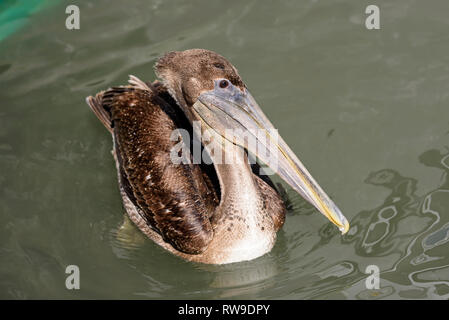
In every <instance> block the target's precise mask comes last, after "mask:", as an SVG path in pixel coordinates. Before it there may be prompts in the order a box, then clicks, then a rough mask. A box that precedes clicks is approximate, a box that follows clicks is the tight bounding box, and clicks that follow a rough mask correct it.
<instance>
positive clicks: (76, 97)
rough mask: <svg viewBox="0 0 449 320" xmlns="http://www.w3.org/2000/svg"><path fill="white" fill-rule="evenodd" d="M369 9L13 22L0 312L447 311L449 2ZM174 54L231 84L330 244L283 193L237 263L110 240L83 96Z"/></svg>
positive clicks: (4, 47)
mask: <svg viewBox="0 0 449 320" xmlns="http://www.w3.org/2000/svg"><path fill="white" fill-rule="evenodd" d="M17 2H18V1H10V3H17ZM31 2H32V1H31ZM375 2H376V3H373V2H372V1H370V2H367V1H355V0H354V1H349V0H341V1H279V2H278V1H276V2H274V1H191V0H189V1H176V2H170V1H137V0H133V1H126V2H125V1H61V2H59V3H56V4H54V5H53V6H51V7H48V8H46V9H43V10H40V11H39V12H37V13H35V14H34V15H32V16H29V17H28V18H27V21H26V23H24V24H23V25H22V26H21V28H20V29H18V30H16V31H15V33H14V34H10V35H9V36H8V37H7V38H5V39H4V40H2V41H1V42H0V170H1V171H0V298H12V299H23V298H26V299H27V298H33V299H34V298H62V299H72V298H88V299H91V298H124V299H128V298H137V299H147V298H150V299H153V298H156V299H162V298H172V299H173V298H174V299H177V298H183V299H210V298H250V299H253V298H269V299H271V298H283V299H397V298H414V299H426V298H431V299H448V298H449V254H448V253H449V243H448V242H449V241H448V240H449V177H448V172H449V142H448V140H449V117H448V115H449V20H448V18H447V17H448V14H449V2H447V1H446V0H439V1H406V0H400V1H394V2H393V1H375ZM68 4H78V5H79V7H80V10H81V29H80V30H67V29H66V28H65V19H66V17H67V15H66V14H65V8H66V6H67V5H68ZM368 4H377V5H379V7H380V10H381V29H380V30H371V31H369V30H367V29H366V28H365V25H364V21H365V17H366V15H365V13H364V12H365V8H366V6H367V5H368ZM7 8H8V6H5V5H4V6H0V9H1V10H7ZM0 14H1V12H0ZM4 30H5V29H4ZM8 30H9V29H8ZM187 48H207V49H211V50H214V51H217V52H219V53H221V54H222V55H224V56H225V57H227V58H228V59H229V60H230V61H231V62H232V63H233V64H234V65H235V66H236V67H237V68H238V69H239V71H240V74H241V76H242V77H243V79H244V80H245V82H246V83H247V85H248V87H249V88H250V90H251V92H252V94H253V96H254V97H255V98H256V100H257V101H258V102H259V104H260V106H261V107H262V109H263V110H264V111H265V112H266V114H267V115H268V117H269V118H270V119H271V120H272V122H273V123H274V124H275V126H276V127H277V128H278V129H279V131H280V133H281V134H282V136H283V137H284V139H285V140H286V141H287V142H288V143H289V145H290V146H291V148H292V149H293V150H294V151H295V152H296V153H297V154H298V155H299V157H300V158H301V159H302V160H303V162H304V164H305V165H306V166H307V167H308V168H309V170H310V171H311V172H312V174H313V175H314V177H315V178H316V179H317V180H318V181H319V182H320V184H321V185H322V186H323V188H324V189H325V190H326V191H327V192H328V194H329V195H330V196H331V197H332V198H333V199H334V200H335V202H336V203H337V204H338V205H339V207H340V208H341V209H342V211H343V212H344V213H345V215H346V217H348V219H349V221H350V223H351V226H352V228H351V229H350V231H349V233H348V234H347V235H345V236H341V235H340V234H339V232H338V230H337V229H336V228H335V227H333V226H332V225H330V224H329V223H328V222H327V221H326V220H325V218H324V217H323V216H322V215H321V214H319V213H317V212H316V211H315V210H313V209H312V208H311V207H310V206H309V205H307V204H306V203H305V201H304V200H302V199H301V198H299V197H298V196H296V195H295V194H294V193H293V192H290V195H291V197H292V209H291V210H290V211H289V213H288V216H287V221H286V224H285V226H284V228H283V229H282V231H280V232H279V236H278V241H277V243H276V246H275V247H274V249H273V250H272V252H270V253H269V254H267V255H265V256H263V257H261V258H259V259H256V260H254V261H250V262H243V263H237V264H232V265H227V266H205V265H199V264H193V263H188V262H184V261H182V260H180V259H178V258H176V257H174V256H172V255H170V254H169V253H166V252H164V251H163V250H162V249H160V248H159V247H158V246H156V245H155V244H153V243H152V242H151V241H150V240H145V239H144V238H142V237H141V236H140V233H139V231H138V230H136V229H132V228H128V229H127V230H125V231H124V230H120V226H121V225H122V222H123V212H124V210H123V208H122V204H121V199H120V195H119V192H118V187H117V180H116V172H115V165H114V162H113V159H112V156H111V154H110V150H111V138H110V135H109V134H108V133H107V131H106V130H105V129H104V128H103V127H102V125H101V124H100V122H99V121H98V120H97V119H96V118H95V116H94V115H93V114H92V113H91V111H90V110H89V108H88V107H87V105H86V104H85V102H84V97H85V96H87V95H90V94H93V93H96V92H97V91H99V90H101V89H105V88H107V87H109V86H112V85H119V84H123V83H125V81H126V80H127V77H128V74H134V75H136V76H138V77H140V78H143V79H145V80H153V79H154V77H155V76H154V73H153V70H152V66H153V64H154V62H155V61H156V59H157V57H158V56H159V55H161V54H162V53H164V52H166V51H170V50H182V49H187ZM72 264H74V265H77V266H79V268H80V277H81V278H80V279H81V282H80V285H81V289H80V290H67V289H66V287H65V279H66V277H67V274H65V268H66V266H67V265H72ZM368 265H377V266H378V267H379V268H380V271H381V273H380V279H381V280H380V289H378V290H377V289H371V290H370V289H367V288H366V286H365V280H366V277H367V275H366V274H365V269H366V267H367V266H368Z"/></svg>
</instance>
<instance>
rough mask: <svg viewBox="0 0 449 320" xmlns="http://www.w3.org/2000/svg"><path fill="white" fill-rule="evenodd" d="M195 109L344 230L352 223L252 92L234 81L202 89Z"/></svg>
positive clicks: (216, 83) (217, 130)
mask: <svg viewBox="0 0 449 320" xmlns="http://www.w3.org/2000/svg"><path fill="white" fill-rule="evenodd" d="M192 112H193V113H194V114H196V116H197V118H199V119H201V121H202V122H203V123H205V124H206V125H207V127H210V128H212V129H213V130H214V131H215V132H216V133H218V134H219V135H220V136H222V137H223V138H225V139H227V140H229V141H231V142H232V143H234V144H236V145H239V146H242V147H243V148H245V149H247V150H248V151H249V152H251V153H252V154H254V155H255V156H256V157H257V158H259V159H260V160H261V161H262V162H264V163H265V164H266V165H267V166H268V167H269V168H270V169H272V170H273V171H274V172H276V173H277V174H278V175H279V176H280V177H281V178H282V179H283V180H284V181H285V182H287V183H288V184H289V185H290V186H291V187H292V188H293V189H294V190H295V191H297V192H298V193H299V194H300V195H301V196H302V197H303V198H304V199H306V200H307V201H309V202H310V203H311V204H312V205H314V206H315V207H316V208H317V209H318V210H319V211H320V212H321V213H322V214H323V215H324V216H326V218H328V219H329V220H330V221H331V222H332V223H334V224H335V225H336V226H337V227H338V228H339V229H340V231H341V232H342V233H343V234H344V233H346V232H347V231H348V230H349V223H348V221H347V219H346V218H345V216H344V215H343V214H342V213H341V211H340V210H339V209H338V207H337V206H336V205H335V204H334V202H333V201H332V200H331V199H330V198H329V196H328V195H327V194H326V193H325V192H324V191H323V189H322V188H321V187H320V186H319V185H318V183H317V182H316V181H315V179H313V177H312V175H311V174H310V173H309V172H308V171H307V169H306V168H305V167H304V165H303V164H302V163H301V161H299V159H298V158H297V157H296V155H295V154H294V153H293V151H292V150H291V149H290V148H289V146H288V145H287V144H286V143H285V141H284V140H283V139H282V138H281V137H280V136H279V135H278V134H277V130H276V129H274V127H273V125H272V124H271V122H270V121H269V120H268V118H267V117H266V116H265V115H264V113H263V112H262V110H261V109H260V107H259V106H258V105H257V103H256V101H255V100H254V98H253V97H252V96H251V94H250V93H249V92H248V91H247V90H246V89H244V91H243V92H242V91H241V90H240V89H239V88H237V87H234V86H232V85H230V86H228V87H227V88H224V89H223V88H220V86H219V81H218V80H217V81H216V82H215V88H214V89H213V90H210V91H206V92H204V93H202V94H201V95H200V96H199V98H198V100H197V102H196V103H195V104H194V105H193V110H192Z"/></svg>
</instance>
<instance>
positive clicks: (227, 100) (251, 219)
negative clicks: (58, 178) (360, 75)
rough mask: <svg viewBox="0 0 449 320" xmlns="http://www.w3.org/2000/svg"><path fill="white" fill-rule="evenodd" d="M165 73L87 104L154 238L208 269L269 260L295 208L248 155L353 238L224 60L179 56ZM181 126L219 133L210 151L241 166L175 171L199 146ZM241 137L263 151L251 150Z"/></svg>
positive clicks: (159, 66) (169, 57) (130, 208)
mask: <svg viewBox="0 0 449 320" xmlns="http://www.w3.org/2000/svg"><path fill="white" fill-rule="evenodd" d="M155 71H156V74H157V76H158V77H159V78H160V80H161V81H158V80H156V81H155V82H153V83H145V82H143V81H140V80H139V79H137V78H136V77H133V76H131V78H130V81H129V83H130V84H129V85H127V86H120V87H113V88H111V89H108V90H106V91H103V92H100V93H98V94H97V95H96V96H95V97H92V96H91V97H88V98H87V99H86V100H87V103H88V104H89V106H90V107H91V109H92V111H93V112H94V113H95V115H96V116H97V117H98V118H99V120H100V121H101V122H102V123H103V124H104V125H105V127H106V128H107V129H108V130H109V132H110V133H111V134H112V138H113V146H114V147H113V155H114V158H115V161H116V166H117V172H118V178H119V185H120V192H121V195H122V198H123V203H124V207H125V209H126V212H127V214H128V215H129V217H130V219H131V220H132V221H133V222H134V223H135V224H136V225H137V226H138V227H139V229H140V230H141V231H142V232H144V233H145V234H146V235H147V236H148V237H149V238H151V239H152V240H153V241H154V242H156V243H157V244H159V245H160V246H162V247H163V248H164V249H166V250H168V251H170V252H172V253H174V254H175V255H177V256H180V257H182V258H184V259H186V260H189V261H195V262H201V263H210V264H224V263H232V262H238V261H243V260H251V259H254V258H257V257H259V256H261V255H263V254H265V253H267V252H269V251H270V250H271V248H272V247H273V245H274V242H275V239H276V232H277V231H278V230H279V229H280V228H281V227H282V225H283V224H284V220H285V211H286V210H285V206H284V203H283V200H282V198H281V196H280V194H279V192H278V191H277V190H276V188H275V187H274V185H273V183H272V182H271V180H270V179H269V178H268V177H267V176H263V175H261V174H260V172H258V171H257V170H256V169H255V168H256V167H257V166H256V165H251V164H250V163H249V161H248V152H249V153H250V154H254V155H255V156H256V157H257V158H258V159H259V160H260V161H261V162H262V163H266V164H267V165H268V166H270V167H273V170H274V171H275V172H276V173H277V174H278V175H279V176H280V177H281V178H282V179H283V180H284V181H285V182H287V183H288V184H289V185H290V186H291V187H292V188H293V189H294V190H296V191H297V192H298V193H299V194H300V195H301V196H302V197H303V198H305V199H306V200H307V201H309V202H310V203H311V204H313V205H314V206H315V207H316V208H317V209H318V210H319V211H320V212H321V213H323V214H324V215H325V216H326V217H327V218H328V219H329V220H330V221H331V222H333V223H334V224H335V225H336V226H338V227H339V228H340V230H341V231H342V232H343V233H345V232H346V231H347V230H348V228H349V224H348V222H347V220H346V219H345V217H344V216H343V215H342V213H341V212H340V210H339V209H338V208H337V207H336V205H335V204H334V203H333V202H332V200H330V198H329V197H328V196H327V195H326V193H325V192H324V191H323V190H322V189H321V188H320V186H319V185H318V184H317V182H316V181H315V180H314V179H313V178H312V176H311V175H310V173H309V172H308V171H307V170H306V169H305V167H304V166H303V165H302V163H301V162H300V161H299V160H298V158H297V157H296V156H295V154H294V153H293V152H292V150H291V149H290V148H289V147H288V146H287V144H286V143H285V142H284V140H283V139H282V138H280V137H276V139H274V137H275V135H274V133H275V132H276V131H275V130H274V127H273V125H272V124H271V123H270V121H269V120H268V119H267V117H266V116H265V115H264V114H263V112H262V110H261V109H260V107H259V106H258V105H257V103H256V102H255V100H254V98H253V97H252V96H251V94H250V93H249V91H248V90H247V88H246V85H245V84H244V83H243V81H242V79H241V78H240V76H239V74H238V72H237V69H236V68H235V67H234V66H233V65H232V64H231V63H230V62H228V61H227V60H226V59H225V58H224V57H222V56H220V55H219V54H217V53H215V52H212V51H208V50H203V49H192V50H186V51H182V52H169V53H167V54H165V55H164V56H163V57H161V58H160V59H159V61H158V62H157V63H156V66H155ZM194 123H199V124H201V126H195V125H193V124H194ZM178 128H184V129H187V130H189V131H190V132H192V133H193V134H195V135H201V133H203V132H205V131H206V129H207V130H209V131H211V132H212V133H211V139H210V141H209V142H210V143H203V145H202V147H203V148H204V150H205V151H206V152H207V154H208V155H209V156H210V158H211V159H216V157H215V158H214V156H215V153H216V152H217V146H218V149H219V151H220V152H221V156H222V157H223V155H224V156H229V155H232V156H233V157H232V159H233V160H232V163H229V162H226V161H223V162H222V161H214V162H213V165H207V164H202V163H195V161H187V162H181V163H175V162H174V161H173V150H174V149H176V148H177V147H178V146H179V143H180V142H181V143H184V144H185V145H187V144H188V143H189V142H187V141H185V139H184V138H183V136H182V135H178V140H176V139H172V138H173V132H176V131H175V130H176V129H178ZM239 130H240V131H239ZM239 132H240V133H242V132H243V133H244V135H246V136H247V137H250V138H254V140H255V141H256V142H257V143H256V144H251V143H247V142H248V141H247V139H243V138H242V136H243V135H241V134H240V133H239ZM260 132H262V133H263V134H262V135H260ZM183 139H184V140H183ZM214 141H215V142H216V143H212V142H214ZM218 141H219V142H218ZM211 145H213V146H214V147H211ZM255 145H257V147H256V146H255ZM242 151H244V152H242ZM270 156H274V157H275V159H276V165H275V166H274V165H272V161H271V160H270V159H271V158H270ZM187 158H188V159H189V160H192V155H191V154H190V155H189V156H188V157H187ZM270 163H271V164H270Z"/></svg>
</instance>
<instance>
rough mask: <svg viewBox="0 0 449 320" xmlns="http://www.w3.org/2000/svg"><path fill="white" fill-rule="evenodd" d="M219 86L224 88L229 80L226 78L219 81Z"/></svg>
mask: <svg viewBox="0 0 449 320" xmlns="http://www.w3.org/2000/svg"><path fill="white" fill-rule="evenodd" d="M218 85H219V86H220V88H222V89H224V88H227V87H228V86H229V81H228V80H221V81H220V83H219V84H218Z"/></svg>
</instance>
